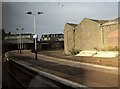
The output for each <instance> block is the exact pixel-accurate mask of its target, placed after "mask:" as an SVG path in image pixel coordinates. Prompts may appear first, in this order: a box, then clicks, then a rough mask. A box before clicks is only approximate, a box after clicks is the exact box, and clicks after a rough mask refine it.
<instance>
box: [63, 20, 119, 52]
mask: <svg viewBox="0 0 120 89" xmlns="http://www.w3.org/2000/svg"><path fill="white" fill-rule="evenodd" d="M107 46H118V18H117V19H114V20H94V19H90V18H84V19H83V20H82V21H81V22H80V23H79V24H72V23H66V24H65V27H64V49H65V53H69V50H71V49H72V48H74V49H78V50H95V49H102V48H104V47H107Z"/></svg>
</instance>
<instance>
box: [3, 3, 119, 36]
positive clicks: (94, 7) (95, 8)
mask: <svg viewBox="0 0 120 89" xmlns="http://www.w3.org/2000/svg"><path fill="white" fill-rule="evenodd" d="M60 4H62V5H63V6H59V3H58V2H4V3H3V16H2V17H3V28H4V29H5V31H6V32H12V33H33V16H30V15H27V14H26V12H27V11H32V12H34V13H37V12H38V11H40V12H41V11H42V12H43V14H41V15H37V16H36V30H37V35H38V36H39V37H40V36H41V34H46V33H63V32H64V25H65V23H66V22H70V23H77V24H78V23H80V21H81V20H82V19H84V18H85V17H87V18H92V19H115V18H117V17H118V3H117V2H61V3H60ZM16 28H18V29H19V31H16ZM22 28H24V30H23V31H22V30H21V29H22Z"/></svg>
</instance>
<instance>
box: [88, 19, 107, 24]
mask: <svg viewBox="0 0 120 89" xmlns="http://www.w3.org/2000/svg"><path fill="white" fill-rule="evenodd" d="M90 20H92V21H95V22H97V23H99V24H104V23H106V22H109V20H95V19H90Z"/></svg>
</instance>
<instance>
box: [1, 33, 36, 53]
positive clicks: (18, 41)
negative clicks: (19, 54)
mask: <svg viewBox="0 0 120 89" xmlns="http://www.w3.org/2000/svg"><path fill="white" fill-rule="evenodd" d="M2 44H3V51H9V50H17V49H33V48H34V39H33V34H25V33H24V34H21V35H20V34H11V33H10V32H9V33H5V32H4V31H3V42H2Z"/></svg>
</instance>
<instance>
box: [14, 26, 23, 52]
mask: <svg viewBox="0 0 120 89" xmlns="http://www.w3.org/2000/svg"><path fill="white" fill-rule="evenodd" d="M23 29H24V28H22V29H21V30H23ZM16 30H19V29H16ZM19 38H20V45H19V47H20V54H21V48H22V47H21V42H22V41H21V33H20V35H19Z"/></svg>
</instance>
